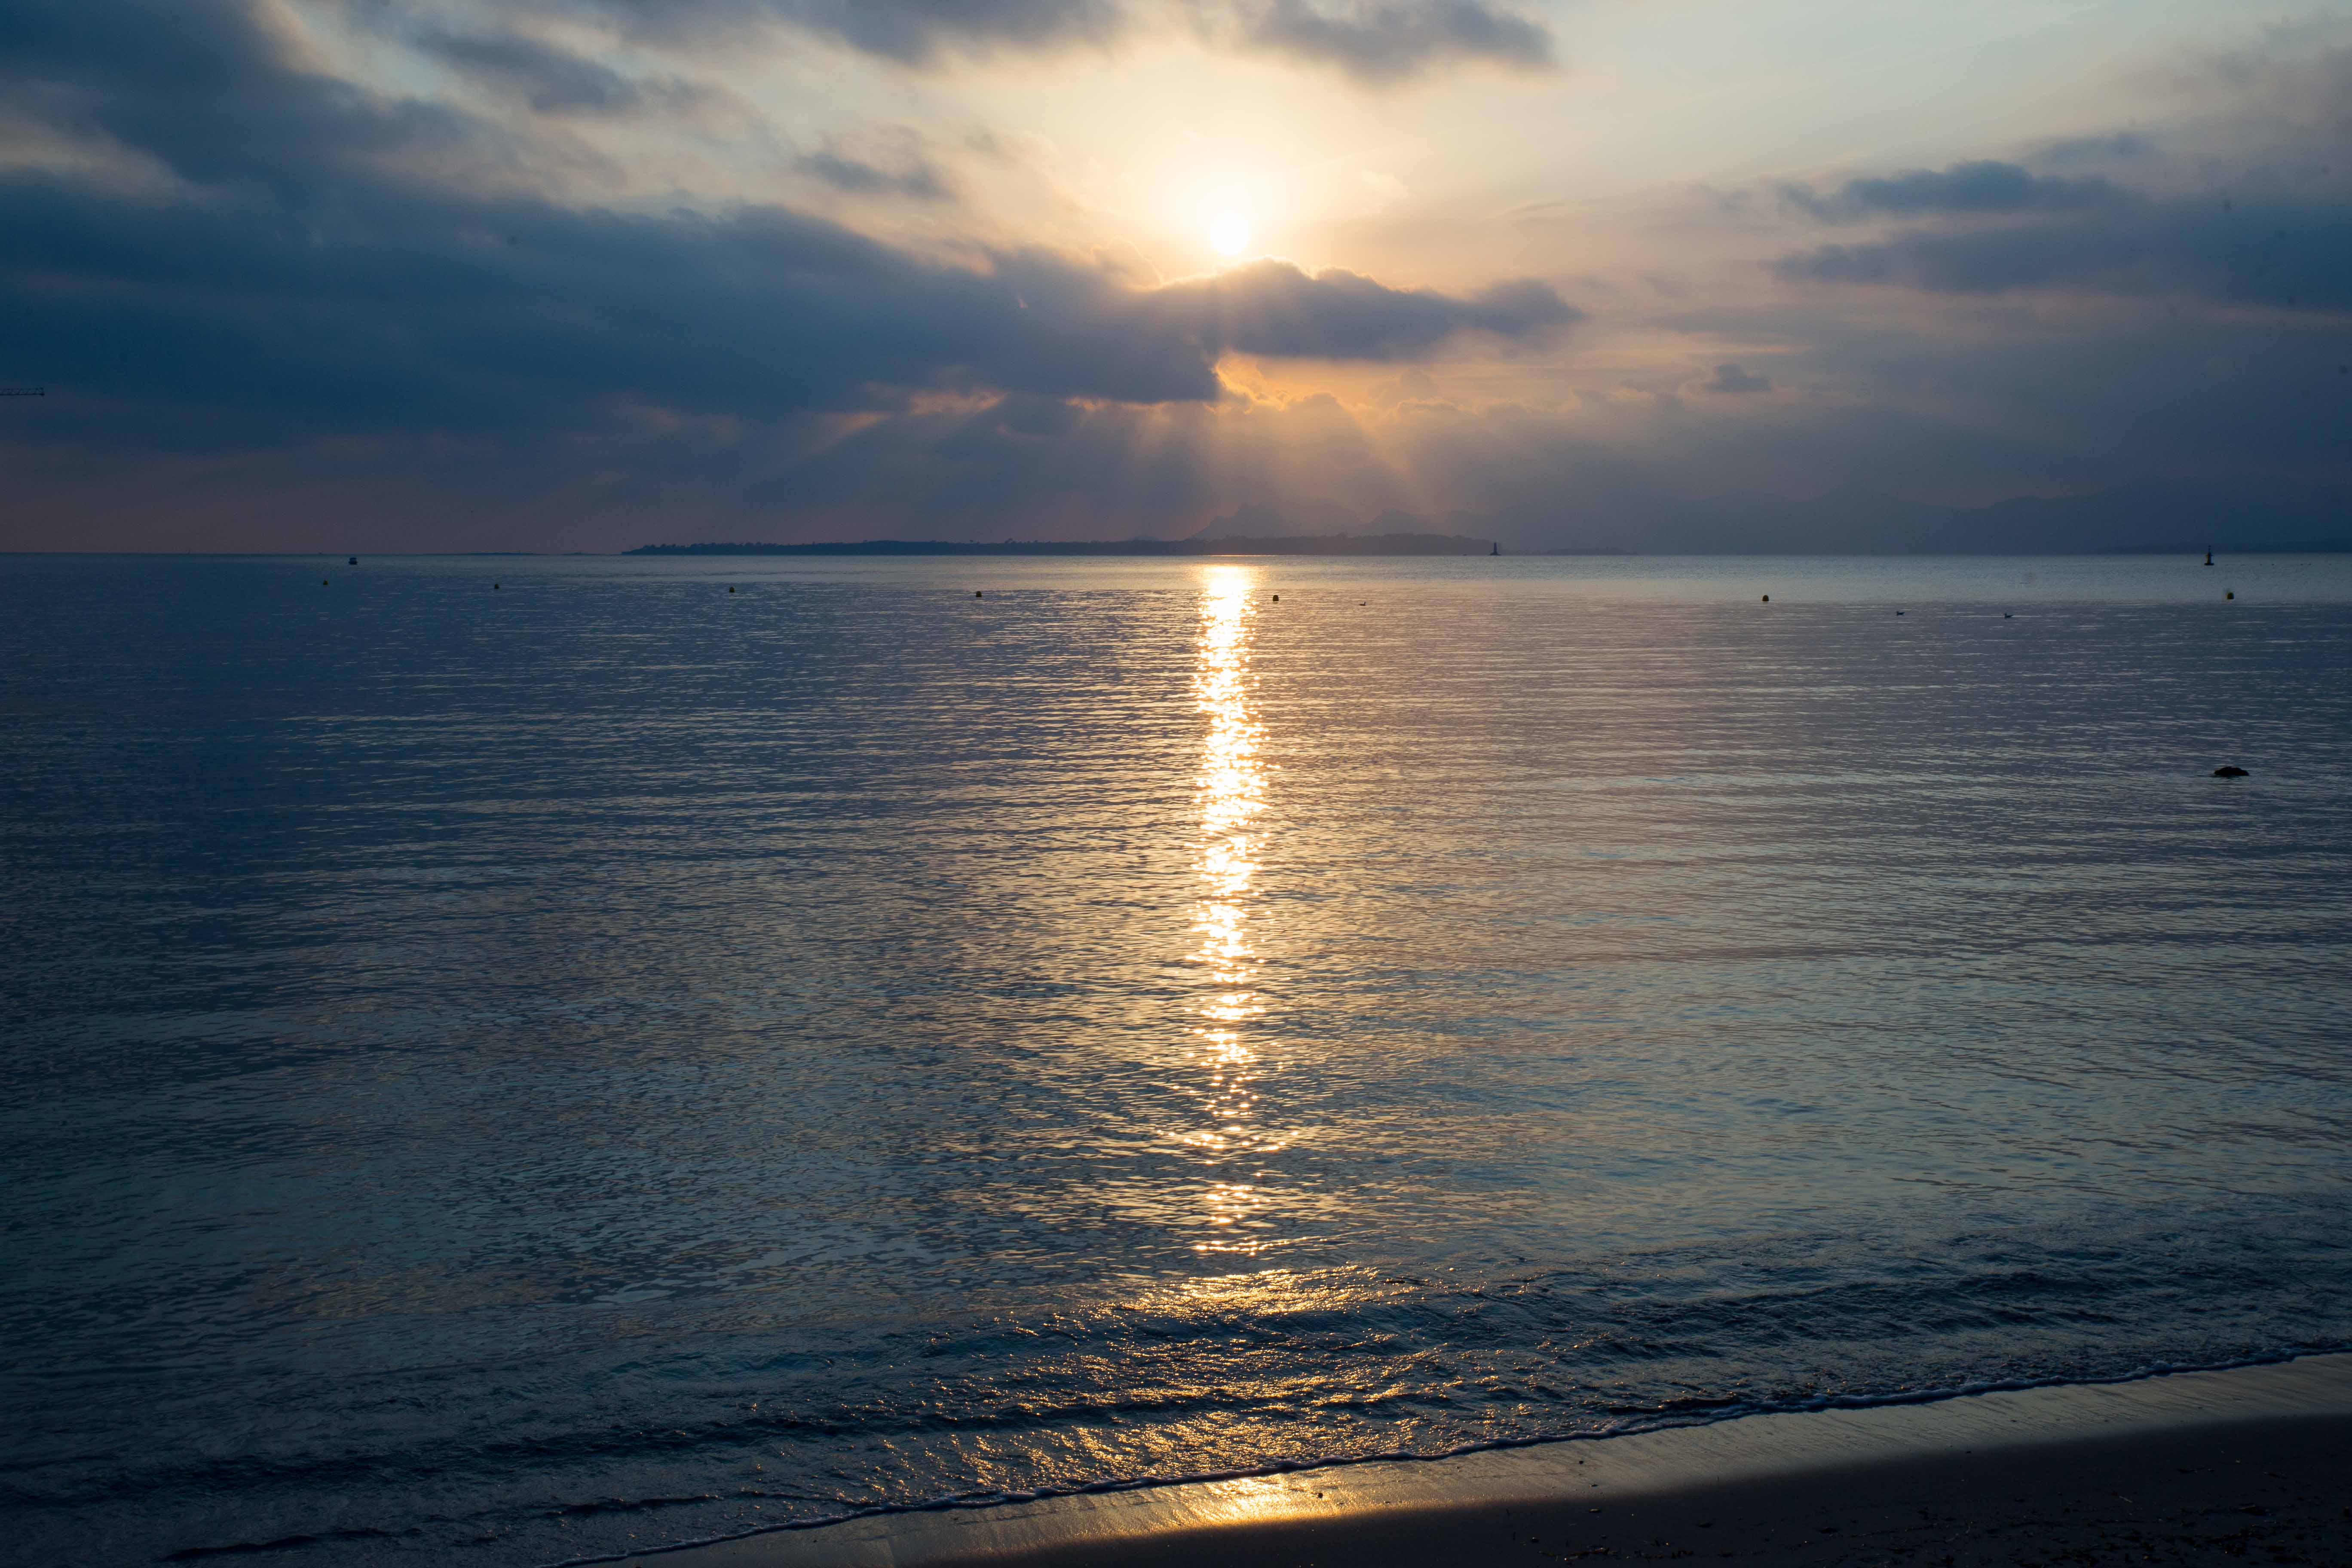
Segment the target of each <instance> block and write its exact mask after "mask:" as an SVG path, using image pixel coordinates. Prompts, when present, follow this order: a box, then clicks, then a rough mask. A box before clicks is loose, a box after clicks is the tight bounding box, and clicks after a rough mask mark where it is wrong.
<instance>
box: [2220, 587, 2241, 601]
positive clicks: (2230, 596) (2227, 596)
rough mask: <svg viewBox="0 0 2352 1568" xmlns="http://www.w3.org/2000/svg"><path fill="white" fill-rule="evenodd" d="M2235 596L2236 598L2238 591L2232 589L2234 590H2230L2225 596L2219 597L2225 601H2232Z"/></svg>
mask: <svg viewBox="0 0 2352 1568" xmlns="http://www.w3.org/2000/svg"><path fill="white" fill-rule="evenodd" d="M2237 596H2238V591H2237V590H2236V589H2234V588H2232V589H2231V590H2230V592H2228V593H2226V594H2224V595H2221V597H2223V598H2225V599H2234V598H2236V597H2237Z"/></svg>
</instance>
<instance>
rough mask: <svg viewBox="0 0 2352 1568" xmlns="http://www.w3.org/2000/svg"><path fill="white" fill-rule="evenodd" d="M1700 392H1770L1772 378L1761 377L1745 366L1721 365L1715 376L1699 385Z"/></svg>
mask: <svg viewBox="0 0 2352 1568" xmlns="http://www.w3.org/2000/svg"><path fill="white" fill-rule="evenodd" d="M1699 390H1700V391H1701V392H1723V393H1738V392H1769V391H1771V390H1772V378H1771V377H1770V376H1769V375H1759V374H1756V373H1755V372H1753V371H1750V370H1748V368H1746V367H1745V366H1743V365H1737V364H1719V365H1717V366H1716V367H1715V374H1713V375H1711V376H1709V377H1708V378H1707V379H1706V380H1705V381H1703V382H1701V383H1699Z"/></svg>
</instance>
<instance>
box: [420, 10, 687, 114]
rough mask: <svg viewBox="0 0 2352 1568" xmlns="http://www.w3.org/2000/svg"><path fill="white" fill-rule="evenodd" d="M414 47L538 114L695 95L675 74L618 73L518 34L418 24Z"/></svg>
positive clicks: (613, 110)
mask: <svg viewBox="0 0 2352 1568" xmlns="http://www.w3.org/2000/svg"><path fill="white" fill-rule="evenodd" d="M409 37H410V41H411V42H412V43H414V44H415V47H418V48H419V49H421V50H423V51H424V52H425V53H426V54H429V55H431V56H433V57H434V58H436V59H438V60H440V61H441V62H442V63H443V64H445V65H447V66H449V67H451V68H454V69H456V70H458V71H460V72H462V73H464V74H465V75H467V76H468V77H470V78H472V79H475V80H476V81H478V82H480V83H481V84H483V85H485V86H488V87H489V88H491V89H494V90H497V91H500V92H503V93H506V94H509V96H512V97H514V98H516V99H519V100H521V101H522V102H523V103H525V104H526V105H528V106H529V107H530V109H531V110H533V111H534V112H536V113H540V114H585V115H622V114H635V113H639V112H643V111H646V110H677V109H680V108H683V107H686V106H687V105H688V104H691V103H692V102H693V101H694V100H696V98H697V97H698V93H697V91H696V89H694V88H693V87H692V86H691V85H689V84H688V83H685V82H682V81H679V80H677V79H675V78H667V77H666V78H661V79H655V80H652V81H646V80H639V79H632V78H630V77H626V76H624V75H622V74H621V73H620V72H618V71H616V70H614V69H612V68H609V67H606V66H602V65H599V64H597V63H596V62H595V61H593V60H589V59H583V58H581V57H580V56H578V55H575V54H572V53H571V52H569V51H568V50H564V49H560V48H557V47H555V46H553V45H552V44H549V43H545V42H542V41H541V40H540V39H537V38H532V37H525V36H524V35H522V34H520V33H510V32H504V33H457V32H450V31H448V30H446V29H442V28H436V27H420V28H418V29H416V30H415V31H414V32H412V33H411V34H410V35H409Z"/></svg>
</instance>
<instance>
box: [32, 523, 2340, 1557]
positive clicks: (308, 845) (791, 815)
mask: <svg viewBox="0 0 2352 1568" xmlns="http://www.w3.org/2000/svg"><path fill="white" fill-rule="evenodd" d="M321 577H324V578H327V579H329V580H330V581H329V583H328V584H327V585H325V586H322V585H321V584H320V579H321ZM492 584H498V585H497V586H496V587H493V585H492ZM730 585H731V586H733V587H734V588H735V589H737V590H738V591H737V592H735V593H733V594H730V593H729V592H728V588H729V587H730ZM2225 589H2227V590H2230V591H2234V592H2235V593H2236V595H2238V596H2237V598H2236V599H2235V600H2231V601H2224V600H2223V598H2222V594H2223V592H2224V591H2225ZM976 591H984V592H985V595H986V596H985V597H984V598H975V597H974V594H975V592H976ZM1766 593H1769V594H1770V595H1772V600H1771V603H1770V604H1769V605H1766V604H1763V603H1761V602H1760V600H1759V596H1760V595H1763V594H1766ZM1277 594H1278V595H1281V597H1280V599H1279V601H1276V599H1275V598H1274V597H1273V595H1277ZM1898 608H1899V609H1901V610H1902V611H1903V612H1904V613H1903V614H1902V615H1899V616H1898V615H1896V614H1895V610H1896V609H1898ZM2005 613H2006V614H2005ZM0 649H5V667H0V668H5V677H0V761H5V767H0V787H5V796H0V801H5V805H4V806H0V835H5V837H0V849H5V865H6V869H7V880H8V884H9V892H8V896H7V898H6V899H5V900H0V920H5V928H0V935H4V936H5V942H6V948H5V952H6V957H5V961H0V965H5V967H0V975H5V1002H0V1006H5V1013H0V1018H5V1041H6V1050H5V1057H0V1074H5V1096H0V1182H4V1183H5V1193H6V1205H5V1219H0V1248H5V1254H0V1265H4V1266H0V1342H5V1346H6V1352H5V1356H6V1361H5V1374H0V1375H5V1386H0V1400H5V1409H6V1410H7V1411H8V1412H9V1419H8V1420H7V1421H6V1422H5V1423H0V1513H5V1530H6V1531H7V1539H8V1540H9V1542H11V1547H12V1550H15V1551H21V1552H27V1553H29V1554H30V1559H37V1560H39V1561H42V1562H45V1563H51V1562H55V1563H64V1562H106V1563H118V1562H128V1561H140V1560H152V1559H156V1558H163V1557H167V1556H170V1555H172V1554H174V1553H178V1554H181V1560H183V1561H185V1560H189V1554H200V1553H204V1552H207V1551H208V1550H209V1549H215V1548H224V1547H233V1546H238V1545H254V1544H261V1543H268V1542H279V1543H281V1544H279V1545H278V1547H277V1548H276V1549H275V1550H273V1551H272V1552H268V1554H266V1555H264V1556H260V1557H257V1558H248V1559H241V1560H250V1561H260V1562H268V1563H280V1562H283V1563H312V1562H317V1563H337V1564H341V1563H358V1562H370V1561H375V1560H379V1559H382V1560H397V1561H411V1560H417V1559H421V1558H424V1557H427V1556H430V1557H435V1558H436V1559H437V1558H439V1557H443V1556H450V1557H453V1558H454V1559H455V1560H457V1561H460V1562H471V1563H481V1564H485V1565H504V1564H527V1563H547V1562H551V1561H553V1560H557V1559H562V1558H566V1557H571V1556H575V1555H584V1554H593V1553H596V1552H611V1551H615V1550H620V1549H624V1548H626V1547H628V1546H631V1545H640V1546H641V1545H646V1544H650V1543H654V1542H666V1541H676V1540H681V1539H686V1538H689V1537H695V1536H704V1535H709V1534H713V1533H717V1532H721V1531H730V1530H740V1529H745V1528H751V1527H753V1526H755V1525H757V1524H759V1523H761V1522H762V1521H780V1520H790V1519H795V1518H806V1517H815V1516H820V1515H824V1514H828V1513H835V1512H838V1511H840V1510H843V1509H845V1508H849V1507H862V1506H870V1505H876V1504H887V1503H894V1502H906V1501H912V1500H921V1499H926V1498H932V1497H937V1496H940V1495H941V1494H946V1493H953V1492H965V1491H985V1490H1006V1489H1033V1488H1039V1487H1060V1486H1072V1485H1084V1484H1087V1483H1089V1482H1095V1481H1100V1480H1105V1479H1119V1478H1131V1477H1137V1476H1143V1475H1153V1474H1158V1475H1174V1474H1181V1473H1191V1472H1200V1471H1205V1470H1216V1469H1223V1468H1236V1467H1243V1466H1248V1465H1253V1464H1261V1463H1265V1462H1268V1461H1273V1460H1280V1459H1286V1458H1313V1457H1317V1456H1325V1455H1339V1454H1360V1453H1369V1452H1376V1451H1382V1450H1394V1449H1407V1450H1413V1451H1419V1452H1437V1451H1441V1450H1444V1449H1446V1448H1449V1447H1456V1446H1460V1445H1463V1444H1465V1443H1472V1442H1478V1441H1486V1440H1492V1439H1496V1438H1507V1437H1514V1436H1528V1435H1533V1434H1538V1433H1548V1432H1573V1431H1590V1430H1595V1429H1599V1428H1601V1427H1605V1426H1610V1425H1612V1424H1614V1423H1622V1422H1628V1421H1631V1422H1635V1423H1640V1422H1645V1421H1651V1422H1654V1421H1656V1420H1660V1419H1674V1418H1686V1417H1689V1416H1691V1415H1705V1414H1707V1413H1712V1412H1719V1411H1721V1410H1724V1409H1727V1408H1738V1407H1739V1406H1741V1405H1748V1404H1757V1403H1780V1402H1790V1401H1802V1400H1805V1399H1808V1398H1811V1397H1817V1396H1820V1395H1822V1394H1865V1395H1867V1394H1891V1393H1898V1392H1901V1391H1906V1390H1915V1389H1922V1388H1936V1387H1947V1386H1951V1385H1955V1384H1962V1383H1966V1382H1969V1381H1971V1380H1983V1379H1991V1378H2010V1377H2042V1376H2062V1377H2087V1376H2099V1375H2108V1374H2114V1373H2125V1372H2128V1371H2131V1370H2133V1369H2135V1368H2138V1367H2142V1366H2146V1365H2148V1364H2151V1363H2161V1362H2175V1363H2213V1362H2218V1361H2223V1360H2228V1359H2231V1358H2235V1357H2241V1356H2248V1355H2260V1354H2266V1353H2272V1352H2279V1351H2282V1350H2285V1349H2290V1348H2293V1347H2296V1346H2315V1345H2322V1344H2328V1345H2336V1344H2343V1343H2346V1342H2352V1293H2347V1287H2352V1250H2347V1242H2352V1225H2347V1221H2352V1171H2348V1170H2347V1161H2346V1160H2345V1157H2344V1150H2345V1147H2346V1138H2347V1131H2352V1127H2347V1117H2348V1114H2352V1024H2347V1019H2352V879H2347V872H2348V871H2352V814H2347V805H2352V560H2347V559H2344V558H2336V559H2313V558H2305V559H2300V560H2297V559H2284V558H2282V559H2273V560H2266V561H2252V562H2245V561H2239V562H2231V563H2225V564H2224V565H2223V566H2221V567H2217V568H2214V569H2212V570H2210V571H2209V570H2205V569H2203V568H2201V567H2198V566H2196V565H2194V564H2193V563H2189V562H2184V561H2181V560H2178V559H2162V560H2158V559H2147V560H2130V559H2126V560H2096V561H2087V560H2085V561H2072V560H2070V561H2026V562H1982V561H1969V562H1811V561H1808V562H1796V561H1763V560H1747V561H1736V562H1723V561H1717V562H1654V561H1651V562H1644V561H1616V562H1606V561H1546V560H1524V559H1507V560H1503V561H1445V562H1411V563H1391V562H1348V563H1336V562H1335V563H1317V562H1311V561H1282V562H1273V563H1252V564H1203V563H1178V562H1116V561H1091V562H1077V561H1028V562H1018V561H998V560H964V561H958V560H947V561H894V562H872V561H866V562H861V561H857V560H854V559H851V560H835V561H831V562H815V563H790V562H776V561H772V560H740V559H738V560H717V561H699V562H661V561H651V562H649V561H611V560H555V559H530V560H497V559H469V560H429V559H417V560H381V561H370V562H368V563H364V564H362V566H360V567H358V568H346V567H344V566H341V565H340V564H331V563H320V562H318V561H304V560H276V561H267V560H177V561H167V560H123V561H91V560H55V559H33V558H15V559H7V560H0ZM2220 763H2240V764H2242V765H2244V766H2246V767H2248V768H2250V769H2252V777H2251V778H2248V779H2243V780H2240V781H2235V782H2227V781H2221V780H2217V779H2214V778H2211V777H2210V776H2209V775H2210V773H2211V770H2212V769H2213V768H2214V767H2215V766H2216V765H2218V764H2220ZM30 1559H28V1560H30Z"/></svg>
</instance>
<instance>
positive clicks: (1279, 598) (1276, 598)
mask: <svg viewBox="0 0 2352 1568" xmlns="http://www.w3.org/2000/svg"><path fill="white" fill-rule="evenodd" d="M1274 602H1275V603H1276V604H1277V605H1279V604H1280V603H1282V595H1279V594H1276V595H1275V596H1274Z"/></svg>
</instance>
